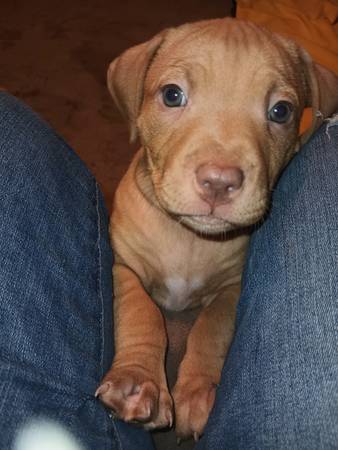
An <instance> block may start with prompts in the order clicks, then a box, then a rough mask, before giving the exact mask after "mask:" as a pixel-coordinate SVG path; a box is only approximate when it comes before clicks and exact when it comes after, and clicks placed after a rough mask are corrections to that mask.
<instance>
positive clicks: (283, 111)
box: [268, 100, 293, 123]
mask: <svg viewBox="0 0 338 450" xmlns="http://www.w3.org/2000/svg"><path fill="white" fill-rule="evenodd" d="M292 111H293V107H292V104H291V103H289V102H287V101H285V100H281V101H280V102H278V103H276V104H275V105H274V106H273V107H272V108H271V109H270V111H269V112H268V119H269V120H271V121H272V122H277V123H286V122H287V121H288V120H289V118H290V116H291V114H292Z"/></svg>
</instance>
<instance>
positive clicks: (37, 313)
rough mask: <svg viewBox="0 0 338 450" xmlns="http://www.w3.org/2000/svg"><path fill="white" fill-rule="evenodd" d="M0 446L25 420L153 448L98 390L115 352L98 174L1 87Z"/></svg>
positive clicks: (107, 442) (109, 444)
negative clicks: (111, 412)
mask: <svg viewBox="0 0 338 450" xmlns="http://www.w3.org/2000/svg"><path fill="white" fill-rule="evenodd" d="M0 214H1V220H0V237H1V239H0V260H1V266H0V330H1V334H0V448H1V449H3V450H5V449H10V448H11V446H12V443H13V437H14V434H15V432H16V431H17V430H18V429H19V428H20V427H21V426H22V424H24V423H25V422H26V421H27V420H30V419H31V418H36V417H43V418H49V419H54V420H57V421H58V422H60V423H62V424H64V425H65V426H66V427H67V428H68V429H69V430H70V431H71V432H72V433H73V435H75V436H76V437H77V438H78V439H79V440H80V441H81V442H82V443H83V444H84V446H85V448H87V449H88V450H91V449H100V450H105V449H114V450H115V449H128V450H133V449H135V450H136V449H137V450H139V449H140V448H142V449H147V448H151V441H150V438H149V435H148V434H147V433H145V432H143V431H142V430H137V429H135V428H134V427H131V426H128V425H126V424H122V423H120V422H113V421H112V420H111V419H110V418H109V416H108V413H107V411H106V410H105V409H104V408H103V406H102V405H101V403H100V402H99V401H98V400H96V399H95V398H94V392H95V389H96V387H97V385H98V383H99V381H100V379H101V377H102V376H103V374H104V372H105V371H106V370H107V368H108V367H109V365H110V363H111V359H112V344H113V343H112V325H111V322H112V287H111V265H112V254H111V250H110V246H109V239H108V232H107V227H108V220H107V214H106V211H105V209H104V206H103V201H102V197H101V194H100V191H99V189H98V186H97V183H96V182H95V180H94V178H93V177H92V176H91V175H90V174H89V173H88V171H87V169H86V168H85V166H84V164H83V163H82V162H81V161H80V160H79V158H78V157H77V156H76V155H75V154H74V153H73V151H72V150H71V149H69V147H68V146H67V145H66V144H65V143H64V142H63V141H62V140H61V139H60V138H59V137H58V136H57V135H55V133H54V132H53V131H52V130H51V129H50V128H49V127H48V125H46V124H45V123H43V122H42V121H41V120H40V119H39V118H38V117H37V116H36V115H35V114H34V113H32V112H31V111H30V109H29V108H27V107H26V106H24V105H22V104H21V103H20V102H19V101H18V100H16V99H14V98H13V97H11V96H9V95H8V94H5V93H0Z"/></svg>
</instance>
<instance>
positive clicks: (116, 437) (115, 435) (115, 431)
mask: <svg viewBox="0 0 338 450" xmlns="http://www.w3.org/2000/svg"><path fill="white" fill-rule="evenodd" d="M95 199H96V215H97V251H98V280H97V281H98V293H99V298H100V300H101V314H100V331H101V358H100V380H101V379H102V377H103V360H104V347H105V337H104V335H105V333H104V329H103V327H104V324H105V320H104V301H103V293H102V277H101V273H102V252H101V245H100V243H101V218H100V211H99V204H100V202H99V186H98V183H97V182H95ZM105 422H106V424H107V428H106V431H107V432H108V430H109V428H110V429H111V427H112V428H113V440H112V442H111V448H112V449H114V450H115V446H114V444H113V442H114V441H115V442H116V443H117V445H118V448H119V449H120V450H123V449H122V442H121V439H120V436H119V431H118V428H117V426H116V424H115V422H114V420H111V419H110V418H109V415H108V414H106V420H105Z"/></svg>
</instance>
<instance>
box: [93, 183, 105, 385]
mask: <svg viewBox="0 0 338 450" xmlns="http://www.w3.org/2000/svg"><path fill="white" fill-rule="evenodd" d="M95 198H96V215H97V251H98V279H97V282H98V294H99V298H100V301H101V314H100V331H101V349H100V353H101V357H100V380H101V379H102V377H103V358H104V345H105V339H104V330H103V326H104V302H103V294H102V279H101V272H102V254H101V246H100V243H101V219H100V211H99V187H98V184H97V182H95Z"/></svg>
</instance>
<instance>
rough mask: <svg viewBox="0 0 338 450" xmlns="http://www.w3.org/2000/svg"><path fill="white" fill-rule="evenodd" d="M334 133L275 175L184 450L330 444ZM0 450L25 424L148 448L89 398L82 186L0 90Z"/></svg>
mask: <svg viewBox="0 0 338 450" xmlns="http://www.w3.org/2000/svg"><path fill="white" fill-rule="evenodd" d="M337 130H338V125H332V126H331V127H330V129H329V130H328V134H326V132H325V127H323V129H322V130H320V131H319V132H318V133H317V134H316V136H315V137H314V138H313V140H312V141H311V142H310V143H309V144H308V145H307V146H306V148H304V149H303V150H302V152H301V153H299V154H298V155H297V156H296V158H294V160H293V162H292V163H291V164H290V166H289V167H288V169H287V170H286V171H285V172H284V174H283V176H282V178H281V180H280V181H279V184H278V187H277V188H276V191H275V192H274V198H273V207H272V211H271V214H270V215H269V218H268V220H267V221H266V222H265V223H264V224H263V225H262V226H261V227H260V228H259V229H257V230H256V232H255V233H254V236H253V239H252V242H251V246H250V250H249V255H248V262H247V267H246V272H245V276H244V280H243V293H242V297H241V300H240V303H239V307H238V319H237V332H236V337H235V339H234V343H233V345H232V348H231V351H230V354H229V357H228V359H227V362H226V364H225V367H224V371H223V376H222V383H221V385H220V387H219V388H218V393H217V399H216V405H215V408H214V410H213V413H212V415H211V418H210V420H209V423H208V425H207V429H206V432H205V434H204V436H203V437H202V439H201V440H200V442H199V443H198V444H197V446H196V447H197V449H199V450H202V449H210V450H217V449H245V450H248V449H257V450H258V449H259V450H261V449H302V448H304V449H313V450H315V449H316V450H317V449H327V448H336V446H337V443H338V356H337V348H338V346H337V344H338V337H337V336H338V333H337V300H338V279H337V273H338V269H337V265H338V264H337V263H338V208H337V206H338V181H337V180H338V176H337V175H338V150H337V147H338V136H337ZM0 211H1V215H2V217H1V221H0V230H1V234H0V236H1V240H0V254H1V266H0V321H1V328H0V330H1V333H0V448H1V449H4V450H5V449H10V448H11V446H12V443H13V439H14V436H15V434H16V432H17V430H18V429H19V428H20V427H21V426H22V425H23V424H24V423H25V422H26V421H27V420H28V419H30V418H32V417H37V418H39V417H47V418H51V419H54V420H56V421H58V422H60V423H62V424H63V425H64V426H65V427H67V429H69V430H70V431H71V433H72V434H73V435H75V436H76V437H77V438H78V439H79V440H80V441H81V442H82V443H83V445H84V446H85V448H87V449H88V450H96V449H99V450H105V449H110V450H120V449H123V450H134V449H135V450H136V449H137V450H140V449H141V450H151V449H152V448H153V446H152V441H151V438H150V435H149V434H148V433H146V432H144V431H142V430H141V429H138V428H135V427H133V426H132V425H126V424H124V423H122V422H120V421H115V420H112V419H111V418H110V417H109V414H108V413H107V411H106V410H105V409H104V407H103V406H102V405H101V403H100V402H99V401H98V400H96V399H95V398H94V392H95V389H96V387H97V385H98V383H99V381H100V379H101V377H102V376H103V374H104V372H105V371H106V370H107V369H108V368H109V366H110V363H111V359H112V346H113V342H112V325H111V317H112V301H111V298H112V286H111V264H112V254H111V250H110V246H109V238H108V232H107V227H108V220H107V215H106V211H105V209H104V206H103V201H102V196H101V194H100V191H99V188H98V186H97V183H96V181H95V180H94V178H93V177H92V176H91V175H90V173H89V172H88V171H87V169H86V168H85V166H84V164H83V163H82V162H81V161H80V160H79V158H78V157H77V156H76V155H75V154H74V153H73V151H72V150H71V149H70V148H69V147H68V146H67V145H66V144H65V143H64V142H63V141H62V140H61V139H60V138H59V137H58V136H57V135H56V134H55V133H54V132H53V131H52V130H51V129H50V128H49V127H48V126H47V125H46V124H45V123H44V122H42V121H41V119H39V118H38V117H37V116H36V115H35V114H34V113H32V112H31V111H30V110H29V108H27V107H26V106H24V105H23V104H22V103H20V102H19V101H18V100H16V99H14V98H13V97H11V96H9V95H8V94H5V93H0Z"/></svg>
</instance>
